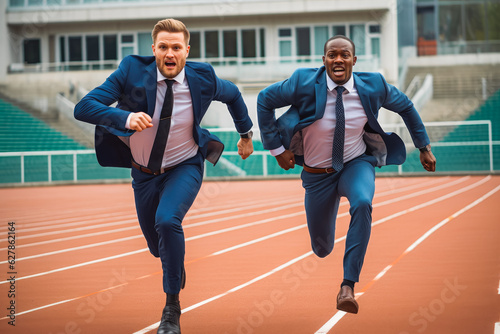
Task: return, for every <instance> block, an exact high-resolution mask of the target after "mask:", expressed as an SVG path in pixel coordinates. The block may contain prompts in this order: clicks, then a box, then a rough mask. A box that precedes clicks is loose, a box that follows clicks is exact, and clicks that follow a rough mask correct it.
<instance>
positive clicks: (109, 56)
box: [104, 35, 118, 60]
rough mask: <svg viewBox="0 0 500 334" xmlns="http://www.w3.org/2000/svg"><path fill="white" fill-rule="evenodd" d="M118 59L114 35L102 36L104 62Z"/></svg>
mask: <svg viewBox="0 0 500 334" xmlns="http://www.w3.org/2000/svg"><path fill="white" fill-rule="evenodd" d="M116 59H118V47H117V37H116V35H104V60H116Z"/></svg>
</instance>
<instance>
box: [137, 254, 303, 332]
mask: <svg viewBox="0 0 500 334" xmlns="http://www.w3.org/2000/svg"><path fill="white" fill-rule="evenodd" d="M312 254H313V252H312V251H310V252H307V253H305V254H302V255H301V256H298V257H296V258H294V259H292V260H290V261H288V262H286V263H284V264H282V265H280V266H278V267H276V268H274V269H272V270H271V271H268V272H267V273H265V274H262V275H260V276H258V277H255V278H254V279H251V280H250V281H248V282H246V283H243V284H241V285H238V286H236V287H234V288H232V289H229V290H227V291H226V292H223V293H221V294H218V295H216V296H213V297H211V298H208V299H205V300H203V301H201V302H199V303H196V304H194V305H191V306H189V307H186V308H184V309H183V310H182V313H186V312H189V311H191V310H194V309H196V308H198V307H200V306H203V305H205V304H208V303H210V302H213V301H214V300H217V299H220V298H222V297H224V296H227V295H228V294H230V293H233V292H235V291H238V290H241V289H243V288H245V287H247V286H249V285H251V284H253V283H255V282H258V281H260V280H263V279H264V278H266V277H269V276H271V275H272V274H274V273H277V272H278V271H280V270H283V269H285V268H287V267H289V266H291V265H292V264H294V263H297V262H298V261H300V260H302V259H304V258H306V257H308V256H310V255H312ZM159 324H160V322H159V321H158V322H157V323H154V324H152V325H150V326H148V327H146V328H143V329H141V330H139V331H137V332H134V334H144V333H147V332H149V331H151V330H154V329H156V328H157V327H158V325H159Z"/></svg>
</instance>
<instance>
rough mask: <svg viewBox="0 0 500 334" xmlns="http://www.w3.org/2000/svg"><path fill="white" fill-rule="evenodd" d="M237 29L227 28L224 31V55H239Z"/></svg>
mask: <svg viewBox="0 0 500 334" xmlns="http://www.w3.org/2000/svg"><path fill="white" fill-rule="evenodd" d="M236 36H237V33H236V30H226V31H223V32H222V38H223V51H224V57H237V56H238V43H237V39H236Z"/></svg>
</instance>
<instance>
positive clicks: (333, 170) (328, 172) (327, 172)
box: [325, 168, 335, 174]
mask: <svg viewBox="0 0 500 334" xmlns="http://www.w3.org/2000/svg"><path fill="white" fill-rule="evenodd" d="M329 169H330V168H325V172H326V174H332V173H334V172H335V169H333V168H332V171H331V172H330V171H328V170H329Z"/></svg>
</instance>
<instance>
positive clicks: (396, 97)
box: [381, 76, 430, 148]
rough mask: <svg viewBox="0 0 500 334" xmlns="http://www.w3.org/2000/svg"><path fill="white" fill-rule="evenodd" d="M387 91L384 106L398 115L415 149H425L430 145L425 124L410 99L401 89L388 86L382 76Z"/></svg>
mask: <svg viewBox="0 0 500 334" xmlns="http://www.w3.org/2000/svg"><path fill="white" fill-rule="evenodd" d="M381 78H382V81H383V84H384V87H385V90H386V99H385V101H384V103H383V104H382V106H383V107H384V108H386V109H388V110H391V111H394V112H396V113H398V114H399V115H400V116H401V118H403V121H404V123H405V125H406V127H407V128H408V131H409V132H410V136H411V138H412V141H413V144H414V145H415V147H417V148H420V147H424V146H426V145H427V144H429V143H430V140H429V137H428V135H427V131H426V130H425V126H424V123H423V122H422V119H421V118H420V115H419V114H418V112H417V110H416V109H415V107H414V106H413V103H412V102H411V101H410V99H409V98H408V97H407V96H406V95H405V94H404V93H403V92H401V91H400V90H399V89H397V88H396V87H394V86H392V85H390V84H388V83H387V82H386V81H385V79H384V77H383V76H381Z"/></svg>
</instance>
